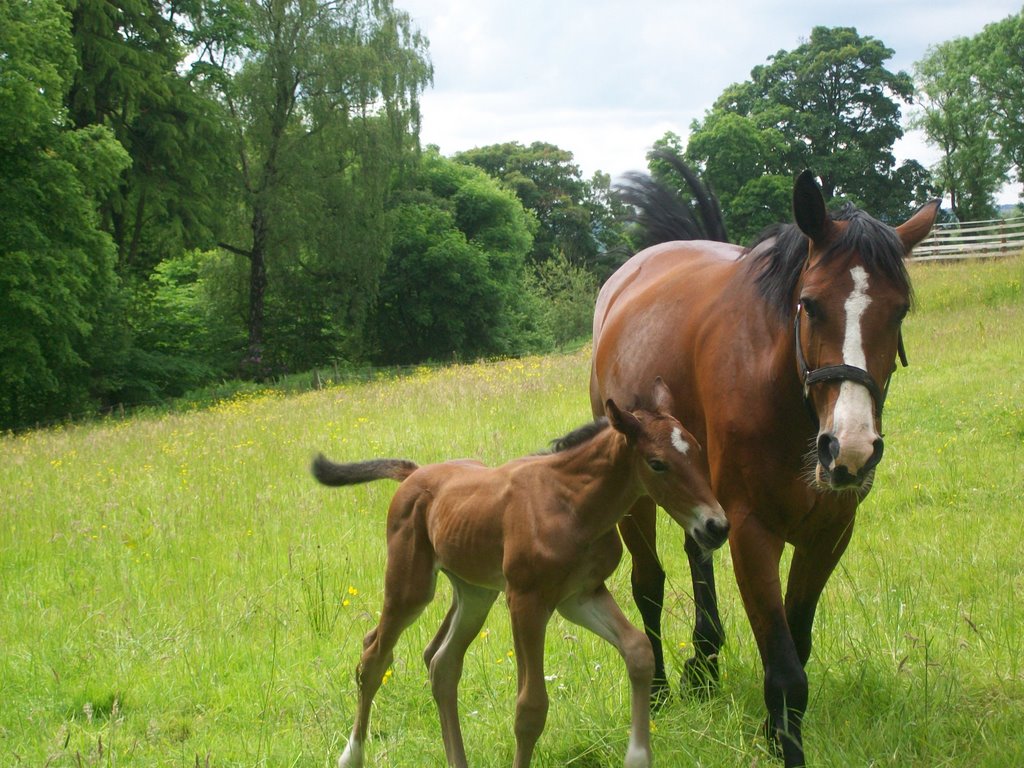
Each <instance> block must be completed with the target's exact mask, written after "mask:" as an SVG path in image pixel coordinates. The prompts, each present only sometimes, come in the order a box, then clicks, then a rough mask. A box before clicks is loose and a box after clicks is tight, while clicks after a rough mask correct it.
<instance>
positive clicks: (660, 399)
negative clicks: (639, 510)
mask: <svg viewBox="0 0 1024 768" xmlns="http://www.w3.org/2000/svg"><path fill="white" fill-rule="evenodd" d="M653 402H654V406H655V410H654V411H646V410H634V411H624V410H621V409H619V407H618V406H617V405H616V404H615V402H614V401H613V400H608V401H607V402H606V403H605V413H606V415H607V416H608V422H609V423H610V424H611V426H612V427H613V428H614V429H616V430H617V431H618V432H621V433H622V434H623V435H625V437H626V440H627V442H628V443H629V445H630V446H631V447H632V449H633V451H634V456H635V458H634V461H635V465H634V466H635V470H634V471H635V472H636V475H637V477H638V478H639V480H640V483H641V484H642V485H643V487H644V492H645V493H646V494H647V495H648V496H650V497H651V498H652V499H654V501H655V503H656V504H658V505H659V506H661V507H662V508H664V510H665V511H666V512H668V514H669V515H670V516H671V517H672V519H673V520H675V521H676V522H677V523H679V525H681V526H682V527H683V528H684V529H685V530H686V532H687V533H688V534H690V537H691V538H692V539H693V540H694V541H696V542H697V543H698V544H699V545H700V546H701V548H702V549H705V550H713V549H717V548H718V547H720V546H722V544H723V543H725V539H726V537H727V536H728V533H729V521H728V520H727V519H726V517H725V511H724V510H723V509H722V505H721V504H720V503H719V502H718V499H717V498H715V494H714V493H713V492H712V490H711V485H710V482H709V480H708V476H707V472H706V470H705V463H704V462H703V461H702V460H701V455H700V454H701V448H700V444H699V443H698V442H697V440H696V439H695V438H694V437H693V435H691V434H690V433H689V432H688V431H687V430H686V428H685V427H683V425H682V424H680V423H679V420H678V419H676V418H675V417H674V416H672V415H671V414H672V410H673V408H672V394H671V393H670V392H669V388H668V385H667V384H665V382H664V381H662V379H661V377H658V379H657V380H656V381H655V384H654V398H653Z"/></svg>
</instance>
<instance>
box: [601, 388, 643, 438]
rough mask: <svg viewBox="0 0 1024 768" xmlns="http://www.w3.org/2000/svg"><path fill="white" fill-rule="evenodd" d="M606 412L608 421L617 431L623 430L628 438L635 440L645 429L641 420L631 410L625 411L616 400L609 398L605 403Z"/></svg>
mask: <svg viewBox="0 0 1024 768" xmlns="http://www.w3.org/2000/svg"><path fill="white" fill-rule="evenodd" d="M604 413H605V416H607V417H608V423H609V424H611V425H612V428H613V429H614V430H615V431H616V432H621V433H622V434H624V435H625V436H626V439H627V440H629V441H630V442H633V441H634V440H636V439H637V437H639V436H640V434H641V433H642V432H643V431H644V428H643V425H642V424H641V423H640V420H639V419H638V418H637V417H636V416H634V415H633V414H632V413H630V412H629V411H624V410H622V409H621V408H619V406H617V405H616V404H615V401H614V400H612V399H610V398H609V399H608V400H606V401H605V404H604Z"/></svg>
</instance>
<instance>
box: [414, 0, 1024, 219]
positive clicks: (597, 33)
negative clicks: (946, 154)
mask: <svg viewBox="0 0 1024 768" xmlns="http://www.w3.org/2000/svg"><path fill="white" fill-rule="evenodd" d="M396 2H397V5H398V7H400V8H402V9H404V10H406V11H408V12H409V13H410V14H411V16H412V17H413V19H414V21H415V22H416V24H417V25H418V26H419V27H420V29H421V30H422V31H423V32H424V33H425V34H426V36H427V38H428V39H429V40H430V52H431V58H432V60H433V63H434V69H435V76H434V88H433V89H431V90H429V91H428V92H427V93H426V94H425V95H424V97H423V130H422V139H423V141H424V143H426V144H437V145H438V146H439V147H440V148H441V151H442V152H443V153H445V154H453V153H455V152H458V151H460V150H464V149H470V148H472V147H476V146H483V145H487V144H494V143H500V142H505V141H520V142H522V143H529V142H532V141H546V142H550V143H553V144H557V145H558V146H559V147H561V148H563V149H567V150H569V151H571V152H572V153H573V155H574V157H575V159H576V161H577V163H579V165H580V167H581V168H582V169H583V171H584V173H585V174H587V175H589V174H591V173H593V172H594V171H596V170H603V171H605V172H607V173H610V174H612V175H613V176H618V175H620V174H622V173H623V172H625V171H628V170H637V169H642V168H643V167H644V166H645V165H646V162H645V159H644V155H645V153H646V151H647V149H648V148H649V147H650V145H651V144H652V143H653V142H654V141H655V140H656V139H658V138H660V137H661V136H662V135H663V134H664V133H665V131H666V130H672V131H675V132H676V133H679V134H680V135H682V136H684V137H685V135H686V133H687V132H688V129H689V125H690V122H691V121H692V120H693V119H694V118H699V117H701V116H702V115H703V114H704V111H705V110H707V109H708V108H710V107H711V104H712V103H713V102H714V100H715V98H716V97H717V96H718V95H719V94H720V93H721V92H722V91H723V90H724V89H725V88H726V87H727V86H728V85H730V84H731V83H734V82H738V81H742V80H745V79H747V77H748V75H749V73H750V70H751V68H753V67H754V66H756V65H758V64H763V63H764V62H765V61H766V59H767V57H768V56H770V55H771V54H773V53H775V52H776V51H778V50H781V49H786V50H790V49H792V48H794V47H796V46H797V45H799V44H800V42H801V41H802V40H803V39H806V38H807V37H808V36H809V35H810V32H811V29H812V28H813V27H814V26H816V25H826V26H855V27H856V28H857V31H858V32H860V34H862V35H871V36H873V37H876V38H878V39H879V40H881V41H882V42H883V43H885V44H886V45H887V46H888V47H890V48H892V49H893V51H894V56H893V58H892V59H891V60H890V61H889V62H888V66H889V67H890V69H902V70H904V71H912V68H913V65H914V62H916V61H918V60H920V59H921V58H922V57H923V56H924V55H925V53H926V51H927V48H928V47H929V46H931V45H935V44H938V43H940V42H943V41H945V40H949V39H952V38H954V37H958V36H969V35H973V34H976V33H977V32H978V31H980V30H981V28H982V27H983V26H985V24H988V23H990V22H992V21H996V20H998V19H1001V18H1004V17H1006V16H1008V15H1010V14H1012V13H1017V12H1019V11H1020V4H1019V0H973V1H972V2H971V3H965V2H963V1H962V0H860V2H857V3H851V2H849V1H848V0H844V1H843V2H837V1H836V0H819V2H817V3H814V4H808V3H804V2H801V1H800V0H769V1H767V2H758V3H754V2H744V1H742V0H716V1H715V2H711V3H700V4H699V7H696V6H698V4H697V3H693V2H679V1H678V0H632V2H624V1H623V0H558V2H551V1H550V0H517V2H516V3H514V4H513V3H509V2H505V1H503V0H396ZM895 149H896V154H897V157H899V158H900V159H904V158H914V159H917V160H918V161H919V162H921V163H922V164H924V165H931V164H932V163H933V162H935V160H936V159H937V153H936V152H935V150H933V149H932V148H930V147H928V146H927V145H926V144H925V143H924V142H923V140H922V138H921V136H920V135H919V134H909V135H908V136H907V138H906V139H905V140H904V141H902V142H900V144H899V145H898V146H897V147H896V148H895ZM1002 197H1003V199H1009V200H1013V199H1015V198H1016V191H1015V190H1014V191H1008V192H1007V193H1006V194H1005V195H1003V196H1002Z"/></svg>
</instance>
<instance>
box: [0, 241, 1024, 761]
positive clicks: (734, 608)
mask: <svg viewBox="0 0 1024 768" xmlns="http://www.w3.org/2000/svg"><path fill="white" fill-rule="evenodd" d="M913 278H914V282H915V286H916V290H917V298H918V304H917V309H916V311H915V313H914V314H912V315H911V317H910V318H909V320H908V322H907V325H906V342H907V348H908V352H909V355H910V360H911V367H910V368H909V369H906V370H900V371H899V372H897V374H896V376H895V378H894V381H893V385H892V390H891V393H890V398H889V402H888V407H887V409H886V424H885V427H886V442H887V446H886V458H885V460H884V462H883V464H882V467H881V468H880V470H879V477H878V479H877V482H876V486H875V490H874V491H873V492H872V494H871V495H870V497H869V498H868V499H867V501H866V502H865V503H864V505H863V506H862V508H861V513H860V515H859V518H858V529H857V532H856V535H855V536H854V541H853V543H852V545H851V546H850V549H849V551H848V553H847V555H846V557H845V558H844V560H843V562H842V564H841V566H840V569H839V571H838V572H837V573H836V575H835V576H834V577H833V579H832V581H831V582H830V584H829V587H828V588H827V590H826V593H825V596H824V598H823V602H822V606H821V608H820V609H819V612H818V617H819V618H818V621H817V625H816V627H815V651H814V655H813V657H812V659H811V662H810V664H809V667H808V671H809V676H810V682H811V701H810V706H809V710H808V714H807V718H806V722H805V740H806V747H807V754H808V759H809V761H810V762H811V764H813V765H818V766H867V765H874V766H993V767H995V766H1011V765H1024V737H1022V734H1024V606H1022V600H1021V595H1022V594H1024V508H1022V507H1024V505H1022V501H1024V480H1022V477H1021V470H1022V466H1024V451H1022V448H1024V364H1022V363H1024V291H1022V283H1024V258H1014V259H1006V260H1000V261H990V262H982V263H965V264H949V265H939V264H931V265H921V266H916V267H914V268H913ZM587 373H588V358H587V351H586V350H584V351H582V352H580V353H577V354H571V355H561V356H553V357H545V358H530V359H525V360H517V361H506V362H499V363H490V364H479V365H468V366H456V367H452V368H446V369H441V370H436V369H432V370H427V369H424V370H423V371H420V372H415V373H413V374H411V375H407V376H403V377H400V378H387V379H381V380H377V381H372V382H366V383H360V384H357V385H351V386H344V387H338V388H332V389H329V390H326V391H322V392H316V393H310V394H306V395H300V396H289V397H284V396H281V395H277V394H274V393H273V392H265V393H256V394H247V395H245V396H240V397H237V398H235V399H232V400H229V401H225V402H222V403H221V404H219V405H217V406H216V407H213V408H210V409H207V410H203V411H197V412H194V413H186V414H170V415H156V414H154V415H151V416H140V417H136V418H133V419H131V420H127V421H114V420H111V421H107V422H101V423H95V424H87V425H81V426H72V427H66V428H59V429H50V430H44V431H37V432H31V433H27V434H23V435H18V436H5V437H0V766H22V765H24V766H45V765H49V766H189V767H192V766H196V767H198V766H260V765H267V766H327V765H333V763H334V760H336V758H337V755H338V752H339V751H340V748H341V746H342V745H343V743H344V739H345V737H346V735H347V733H348V730H349V728H350V725H351V719H352V714H353V711H354V692H355V686H354V682H353V674H352V672H353V668H354V665H355V662H356V660H357V657H358V654H359V650H360V648H361V639H362V637H363V635H364V633H365V632H366V631H367V630H369V629H370V628H371V627H372V626H373V624H374V617H375V615H376V612H377V611H378V609H379V606H380V597H381V575H382V571H383V558H384V547H383V542H384V530H383V518H384V510H385V508H386V505H387V502H388V500H389V499H390V495H391V493H392V492H393V490H394V487H395V486H394V484H393V483H389V482H381V483H377V484H374V485H369V486H361V487H358V488H352V489H335V490H329V489H324V488H322V487H319V486H317V485H316V484H315V483H314V482H313V480H312V479H311V478H310V476H309V474H308V471H307V466H308V462H309V459H310V458H311V456H312V454H313V453H314V451H316V450H319V449H322V450H324V451H325V452H327V453H328V454H329V455H331V456H332V457H333V458H336V459H358V458H370V457H375V456H403V457H408V458H413V459H415V460H417V461H419V462H421V463H423V462H429V461H434V460H441V459H445V458H451V457H455V456H474V457H479V458H482V459H484V460H485V461H488V462H492V463H497V462H501V461H504V460H506V459H508V458H511V457H514V456H517V455H521V454H524V453H529V452H532V451H535V450H538V449H540V448H542V447H544V446H545V445H546V444H547V442H548V441H549V440H550V439H551V438H553V437H557V436H559V435H561V434H563V433H565V432H566V431H568V430H569V429H571V428H573V427H575V426H577V425H579V424H581V423H583V422H584V421H587V420H588V419H589V405H588V399H587V395H586V381H587ZM660 525H661V526H662V527H661V531H660V535H661V540H662V547H661V549H662V553H663V557H664V560H665V564H666V569H667V570H668V572H669V585H668V591H667V598H666V603H667V604H666V612H667V615H666V621H665V627H664V631H665V633H666V642H667V646H668V648H669V649H670V651H671V653H672V656H671V658H670V665H671V670H670V672H671V674H672V675H673V676H676V675H677V674H678V672H679V669H680V666H681V663H682V660H683V659H684V658H686V657H687V656H688V649H687V648H686V642H685V641H686V640H688V638H689V634H690V630H691V616H690V615H691V610H692V609H691V600H690V595H689V576H688V573H687V570H686V564H685V557H684V556H683V553H682V546H681V545H682V535H681V532H680V531H678V530H677V529H673V528H672V527H671V526H670V524H669V523H668V522H667V521H662V522H661V523H660ZM716 558H717V562H718V564H719V574H720V576H719V585H720V593H721V600H722V612H723V618H724V621H725V625H726V631H727V633H728V642H727V645H726V647H725V649H724V651H723V659H722V663H723V669H724V679H723V682H722V686H721V689H720V691H719V692H718V694H717V695H716V696H714V697H713V698H712V699H711V700H710V701H708V702H692V701H689V700H685V699H676V700H674V701H673V702H672V703H671V704H670V705H669V706H668V707H667V708H666V709H664V710H663V711H661V712H659V713H658V715H657V716H656V718H655V720H654V723H653V737H652V738H653V747H654V750H655V759H656V761H657V763H658V764H659V765H662V766H671V765H700V766H755V765H758V766H763V765H770V764H772V760H771V758H770V757H769V756H768V754H767V753H766V752H765V749H764V744H763V742H762V740H761V738H760V736H759V733H758V732H759V728H760V725H761V722H762V718H763V705H762V702H761V677H762V671H761V667H760V662H759V660H758V658H757V652H756V648H755V646H754V643H753V640H752V636H751V633H750V629H749V627H748V626H747V623H746V618H745V616H744V614H743V610H742V606H741V605H740V601H739V597H738V595H737V593H736V588H735V584H734V582H733V580H732V570H731V563H730V559H729V555H728V552H725V551H723V552H721V553H719V554H717V555H716ZM441 582H442V584H441V587H440V589H439V597H438V600H437V601H436V602H435V604H434V605H433V606H432V607H431V609H429V610H428V612H427V613H426V614H425V615H424V617H423V618H422V619H421V620H420V621H419V623H417V624H416V625H415V626H414V627H413V628H411V629H410V630H409V631H408V632H407V633H406V635H405V636H404V637H403V639H402V642H401V643H400V644H399V646H398V649H397V656H396V661H395V665H394V667H393V669H392V671H391V673H390V674H389V675H388V677H387V678H386V683H385V685H384V687H383V688H382V690H381V693H380V694H379V695H378V698H377V703H376V705H375V714H374V717H375V721H374V724H373V738H372V740H371V743H370V763H371V764H375V765H381V766H409V767H410V768H412V767H413V766H439V765H443V764H444V753H443V749H442V746H441V742H440V736H439V727H438V724H437V718H436V714H435V712H434V708H433V702H432V699H431V696H430V691H429V688H428V687H427V684H426V672H425V670H424V668H423V665H422V662H421V661H420V654H421V652H422V649H423V647H424V646H425V645H426V643H427V641H428V640H429V639H430V637H431V636H432V634H433V631H434V629H435V628H436V626H437V624H438V622H439V620H440V617H441V616H442V615H443V612H444V609H445V608H446V606H447V595H448V588H447V585H446V584H445V583H444V580H443V579H442V580H441ZM610 586H611V589H612V591H613V592H614V593H615V594H616V595H617V596H618V597H619V599H620V603H622V605H623V606H624V607H625V608H626V609H627V613H629V615H631V616H633V617H634V619H635V618H636V612H635V609H634V608H633V606H632V605H631V604H630V602H629V600H628V594H629V588H628V568H627V567H622V568H620V569H619V570H618V571H617V572H616V574H615V576H614V578H613V580H612V582H611V585H610ZM510 649H511V638H510V634H509V629H508V621H507V616H506V613H505V611H504V608H503V606H502V605H501V603H500V601H499V604H498V605H497V606H496V607H495V610H494V611H493V612H492V615H491V618H490V620H489V623H488V625H487V627H486V629H485V630H484V632H483V633H481V637H480V638H479V640H478V641H477V642H476V643H475V644H474V646H473V647H472V648H471V649H470V652H469V654H468V656H467V662H466V674H465V677H464V680H463V685H462V696H461V699H462V711H463V725H464V730H465V735H466V743H467V749H468V752H469V756H470V761H471V762H472V764H474V765H477V766H501V765H508V764H509V763H510V762H511V755H512V748H513V737H512V733H511V722H512V712H513V705H514V695H515V683H514V676H515V675H514V658H513V657H512V655H511V650H510ZM546 671H547V674H548V676H549V679H550V683H549V692H550V694H551V699H552V706H551V712H550V716H549V720H548V727H547V730H546V731H545V733H544V735H543V736H542V738H541V741H540V744H539V746H538V755H537V759H536V761H535V762H536V764H537V765H541V766H565V765H571V766H579V767H582V768H597V767H598V766H613V765H621V760H622V755H623V754H624V752H625V744H626V738H627V724H628V715H627V700H628V687H627V683H626V677H625V672H624V669H623V667H622V664H621V662H620V661H619V659H618V657H617V656H616V655H615V654H614V652H613V651H611V649H610V648H608V647H607V646H605V645H603V644H601V643H600V641H597V640H595V639H593V638H591V637H589V636H586V635H583V634H582V633H581V631H578V630H577V629H576V628H575V627H573V626H571V625H568V624H566V623H565V622H564V621H563V620H561V619H560V618H557V617H556V618H555V619H554V620H553V621H552V624H551V626H550V629H549V635H548V660H547V670H546Z"/></svg>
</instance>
